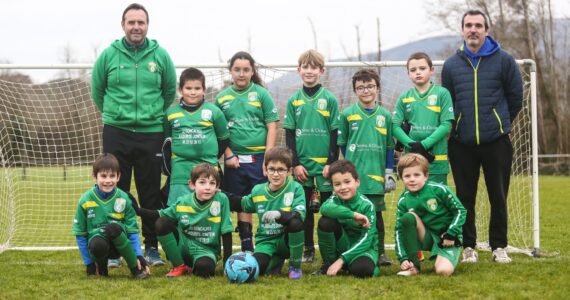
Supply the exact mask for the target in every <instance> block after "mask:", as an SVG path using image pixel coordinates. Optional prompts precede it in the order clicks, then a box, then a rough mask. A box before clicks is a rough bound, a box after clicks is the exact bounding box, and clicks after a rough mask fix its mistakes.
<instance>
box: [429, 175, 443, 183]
mask: <svg viewBox="0 0 570 300" xmlns="http://www.w3.org/2000/svg"><path fill="white" fill-rule="evenodd" d="M428 180H429V181H433V182H435V183H442V184H445V185H447V174H429V178H428Z"/></svg>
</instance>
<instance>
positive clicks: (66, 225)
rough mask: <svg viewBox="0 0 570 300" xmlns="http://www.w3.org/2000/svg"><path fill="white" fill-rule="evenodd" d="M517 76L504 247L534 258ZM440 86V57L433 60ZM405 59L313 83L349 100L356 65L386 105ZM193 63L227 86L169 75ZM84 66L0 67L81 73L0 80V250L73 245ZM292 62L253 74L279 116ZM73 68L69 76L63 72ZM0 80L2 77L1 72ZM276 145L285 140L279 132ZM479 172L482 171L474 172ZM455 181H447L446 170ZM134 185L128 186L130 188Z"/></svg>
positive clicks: (220, 74)
mask: <svg viewBox="0 0 570 300" xmlns="http://www.w3.org/2000/svg"><path fill="white" fill-rule="evenodd" d="M517 63H518V64H519V66H520V70H521V72H522V74H523V79H524V88H525V91H524V104H523V109H522V111H521V112H520V114H519V116H518V117H517V119H516V120H515V122H514V124H513V129H512V133H511V140H512V142H513V148H514V157H513V168H512V177H511V186H510V190H509V197H508V209H509V212H508V213H509V248H508V250H509V251H520V252H524V253H527V254H531V255H539V254H540V238H539V237H540V235H539V234H540V230H539V228H540V227H539V198H538V191H539V190H538V148H537V145H538V139H537V111H536V101H537V98H536V97H537V93H536V89H537V84H536V66H535V63H534V61H532V60H529V59H524V60H517ZM434 65H435V66H436V74H435V75H434V76H433V77H432V80H433V81H434V82H435V83H437V84H439V83H440V71H441V66H442V65H443V61H434ZM405 66H406V62H405V61H380V62H328V63H327V64H326V72H325V74H324V75H323V77H322V78H321V82H322V83H323V85H324V86H325V87H327V88H329V89H330V90H331V91H332V92H333V93H335V95H336V96H337V98H338V99H339V105H340V107H341V109H343V108H344V107H346V106H347V105H348V104H351V103H354V102H355V101H357V99H356V97H355V95H354V93H353V92H352V83H351V77H352V74H353V73H354V72H355V71H356V70H357V69H359V68H362V67H372V68H377V70H379V72H380V74H381V91H380V93H381V97H380V99H381V102H382V105H384V106H385V107H386V108H387V109H388V110H389V111H393V108H394V105H395V102H396V100H397V99H398V96H399V95H400V93H402V92H403V91H405V90H407V89H409V88H410V87H411V82H410V81H409V79H408V78H407V74H406V69H405ZM187 67H197V68H199V69H201V70H202V71H203V72H204V73H205V75H206V87H207V95H206V99H207V100H208V101H211V100H212V99H213V98H214V96H215V94H216V93H218V92H219V91H221V90H222V89H223V88H225V87H227V86H228V85H229V84H230V82H231V78H230V75H229V72H228V70H227V65H226V64H197V65H177V66H176V68H177V72H178V73H180V72H181V71H182V70H183V69H184V68H187ZM91 68H92V65H91V64H65V65H64V64H62V65H14V64H0V72H6V71H7V70H9V71H10V72H23V71H24V70H39V69H48V70H58V71H62V70H83V72H78V74H79V75H77V77H76V78H70V79H61V80H53V81H51V82H48V83H42V84H22V83H14V82H9V81H3V80H1V79H0V117H1V118H0V253H1V252H2V251H4V250H8V249H11V250H29V249H34V250H36V249H37V250H57V249H72V248H76V247H75V239H74V237H73V236H72V234H71V226H72V221H73V215H74V212H75V205H76V203H77V201H78V198H79V196H80V195H81V194H82V193H83V192H84V191H85V190H86V189H87V188H89V187H90V186H92V184H93V181H92V179H91V163H92V162H93V160H94V158H95V156H96V155H98V154H99V153H100V152H101V149H102V143H101V132H102V124H101V114H100V113H99V112H98V111H97V109H96V108H95V106H94V105H93V103H92V101H91V95H90V82H91V81H90V69H91ZM296 68H297V66H296V65H295V64H260V65H258V73H259V74H260V75H261V78H262V80H263V81H264V82H265V84H266V86H267V87H268V89H269V91H270V93H271V94H272V96H273V98H274V100H275V102H276V104H277V107H278V109H279V115H280V117H281V118H282V117H283V113H284V111H285V105H286V102H287V98H288V97H289V96H290V95H292V94H293V92H294V91H295V90H296V89H298V88H299V87H300V86H301V84H302V82H301V80H300V78H299V76H298V74H297V73H296ZM68 74H71V72H68ZM0 78H1V77H0ZM278 143H281V144H284V138H283V135H282V134H280V135H279V137H278ZM481 177H483V176H481ZM449 179H450V181H449V182H450V185H451V186H452V188H453V187H454V186H453V180H452V177H451V176H449ZM484 184H485V183H484V180H483V179H481V180H480V183H479V189H478V199H477V217H476V223H477V232H478V239H479V241H480V244H479V245H478V246H481V247H482V248H484V247H485V243H486V242H485V241H486V240H487V239H488V223H489V201H488V198H487V192H486V189H485V186H484ZM401 190H402V183H401V182H399V183H398V190H397V191H396V192H393V193H391V194H388V195H387V197H386V203H387V211H386V212H385V215H384V219H385V226H386V243H387V244H390V243H393V230H394V228H393V227H394V211H395V208H396V200H397V196H398V195H399V193H400V192H401ZM133 191H134V187H133Z"/></svg>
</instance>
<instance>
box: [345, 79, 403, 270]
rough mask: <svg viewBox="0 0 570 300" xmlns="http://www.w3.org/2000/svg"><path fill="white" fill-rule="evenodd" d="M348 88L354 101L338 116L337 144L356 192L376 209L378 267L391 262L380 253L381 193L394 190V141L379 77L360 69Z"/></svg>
mask: <svg viewBox="0 0 570 300" xmlns="http://www.w3.org/2000/svg"><path fill="white" fill-rule="evenodd" d="M352 87H353V90H354V92H355V93H356V96H357V97H358V102H357V103H355V104H352V105H350V106H348V107H347V108H345V109H344V110H343V112H342V113H341V115H340V118H339V120H340V123H339V127H338V145H339V146H340V147H341V151H342V153H343V155H344V158H345V159H348V160H350V161H352V162H353V163H354V165H355V166H356V170H357V171H358V173H359V174H360V188H359V191H360V192H361V193H362V194H364V195H366V197H368V198H369V199H370V200H371V201H372V202H373V203H374V204H375V206H376V207H375V208H376V218H377V220H376V227H377V230H378V244H379V254H380V257H379V259H378V262H379V264H380V265H390V264H391V262H390V260H389V259H388V257H387V256H386V254H385V253H384V219H383V218H382V211H385V210H386V204H385V203H384V194H385V193H389V192H391V191H393V190H394V189H396V178H395V176H394V174H393V168H394V140H393V139H392V118H391V116H390V113H389V112H388V111H387V110H386V109H385V108H384V107H382V106H380V105H379V104H378V103H377V98H378V93H379V89H380V78H379V76H378V72H376V70H374V69H362V70H360V71H357V72H356V73H355V74H354V75H353V76H352Z"/></svg>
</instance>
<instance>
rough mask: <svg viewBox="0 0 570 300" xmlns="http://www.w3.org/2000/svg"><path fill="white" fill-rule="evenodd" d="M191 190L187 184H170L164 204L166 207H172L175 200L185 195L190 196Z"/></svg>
mask: <svg viewBox="0 0 570 300" xmlns="http://www.w3.org/2000/svg"><path fill="white" fill-rule="evenodd" d="M191 192H192V190H190V187H189V186H188V184H181V183H178V184H171V185H170V191H169V192H168V202H167V203H166V205H167V206H172V205H173V204H174V203H176V200H177V199H178V198H180V197H182V196H184V195H186V194H190V193H191Z"/></svg>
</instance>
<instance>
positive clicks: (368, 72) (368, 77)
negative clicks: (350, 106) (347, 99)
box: [352, 69, 380, 92]
mask: <svg viewBox="0 0 570 300" xmlns="http://www.w3.org/2000/svg"><path fill="white" fill-rule="evenodd" d="M372 80H374V82H376V86H377V87H378V89H380V76H378V72H377V71H376V70H374V69H362V70H358V71H356V73H354V75H352V90H353V91H354V92H356V82H357V81H363V82H367V81H372Z"/></svg>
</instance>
